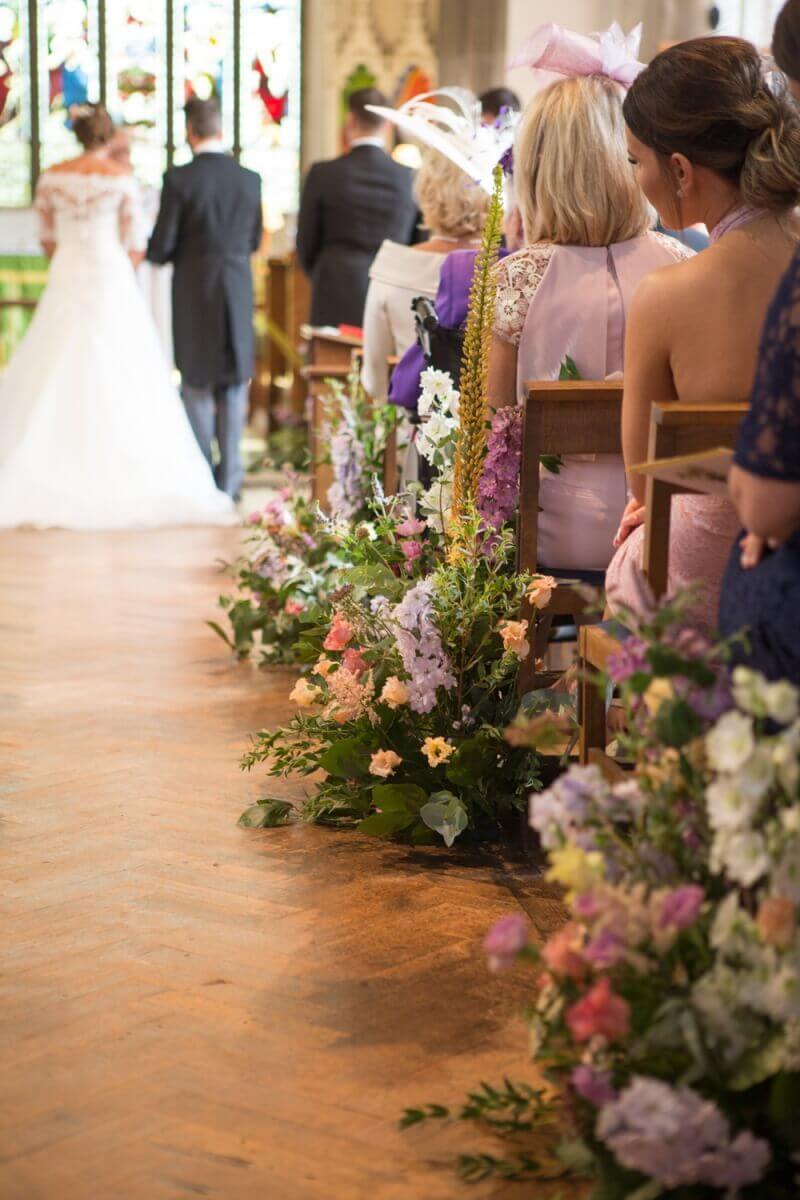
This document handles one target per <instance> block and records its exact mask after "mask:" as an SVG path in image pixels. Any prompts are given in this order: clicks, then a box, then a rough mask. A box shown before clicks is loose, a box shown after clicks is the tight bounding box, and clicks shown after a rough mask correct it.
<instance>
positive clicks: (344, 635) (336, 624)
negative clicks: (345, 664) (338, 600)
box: [322, 612, 353, 650]
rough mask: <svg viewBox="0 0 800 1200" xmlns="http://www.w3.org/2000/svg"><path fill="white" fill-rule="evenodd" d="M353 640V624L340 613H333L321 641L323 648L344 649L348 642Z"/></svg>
mask: <svg viewBox="0 0 800 1200" xmlns="http://www.w3.org/2000/svg"><path fill="white" fill-rule="evenodd" d="M352 640H353V626H352V625H351V624H350V622H349V621H348V620H346V619H345V618H344V617H343V616H342V614H341V613H338V612H337V613H334V614H333V620H332V621H331V627H330V629H329V630H328V636H327V637H326V638H325V641H324V642H323V643H322V645H323V648H324V649H325V650H344V648H345V646H346V645H347V643H348V642H351V641H352Z"/></svg>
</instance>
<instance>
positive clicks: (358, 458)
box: [328, 424, 366, 521]
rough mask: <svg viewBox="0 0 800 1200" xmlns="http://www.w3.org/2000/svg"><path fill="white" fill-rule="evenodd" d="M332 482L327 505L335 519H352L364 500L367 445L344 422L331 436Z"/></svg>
mask: <svg viewBox="0 0 800 1200" xmlns="http://www.w3.org/2000/svg"><path fill="white" fill-rule="evenodd" d="M330 453H331V466H332V468H333V483H332V484H331V486H330V487H329V488H328V504H329V505H330V509H331V513H332V515H333V517H334V518H335V519H338V520H345V521H348V520H350V519H352V518H353V517H354V516H355V515H356V513H357V512H358V510H359V509H360V508H361V506H362V505H363V503H364V468H365V465H366V455H365V453H364V447H363V445H362V444H361V441H360V440H359V439H358V437H357V436H355V435H354V431H353V430H351V429H350V428H349V427H348V426H347V425H346V424H343V425H342V426H341V427H340V428H339V429H338V430H337V431H336V432H335V433H334V434H333V436H332V437H331V443H330Z"/></svg>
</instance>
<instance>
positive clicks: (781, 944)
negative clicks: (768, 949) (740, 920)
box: [756, 896, 797, 950]
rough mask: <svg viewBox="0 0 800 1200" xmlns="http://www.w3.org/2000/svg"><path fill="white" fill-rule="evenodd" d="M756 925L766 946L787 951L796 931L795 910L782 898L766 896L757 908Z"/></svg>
mask: <svg viewBox="0 0 800 1200" xmlns="http://www.w3.org/2000/svg"><path fill="white" fill-rule="evenodd" d="M756 925H757V927H758V932H759V936H760V938H761V940H762V942H764V943H765V944H766V945H767V946H774V947H775V949H776V950H788V949H789V947H790V946H791V945H792V943H793V942H794V935H795V931H796V929H797V910H796V908H795V905H794V904H793V903H792V901H791V900H787V899H786V898H785V897H784V896H767V897H766V898H765V899H764V900H762V901H761V903H760V904H759V906H758V913H757V914H756Z"/></svg>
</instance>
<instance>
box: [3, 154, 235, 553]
mask: <svg viewBox="0 0 800 1200" xmlns="http://www.w3.org/2000/svg"><path fill="white" fill-rule="evenodd" d="M36 205H37V209H38V211H39V216H40V221H41V225H42V240H43V241H52V242H55V244H56V250H55V254H54V256H53V259H52V263H51V266H50V273H49V277H48V282H47V287H46V289H45V292H44V295H43V296H42V298H41V300H40V302H39V304H38V306H37V309H36V312H35V314H34V318H33V321H32V322H31V325H30V327H29V329H28V331H27V333H26V335H25V337H24V339H23V341H22V343H21V344H20V346H19V348H18V349H17V352H16V354H15V355H14V356H13V358H12V360H11V362H10V364H9V366H8V369H7V370H6V372H5V374H4V375H3V376H2V378H0V526H2V527H12V526H20V525H33V526H40V527H43V526H61V527H64V528H69V529H84V530H91V529H96V530H102V529H133V528H138V527H148V526H150V527H152V526H163V525H184V524H212V523H213V524H228V523H232V522H233V521H235V520H236V512H235V509H234V507H233V503H232V501H231V500H230V498H229V497H228V496H226V495H225V494H224V493H223V492H220V491H218V490H217V488H216V486H215V484H214V481H213V478H212V476H211V472H210V471H209V468H208V464H207V463H206V460H205V458H204V457H203V454H202V453H201V451H200V448H199V447H198V445H197V442H196V441H195V438H194V434H193V433H192V430H191V427H190V426H189V422H188V420H187V418H186V414H185V412H184V409H183V404H182V402H181V399H180V396H179V394H178V392H177V390H176V388H175V385H174V383H173V381H172V378H171V375H170V372H169V369H168V367H167V365H166V363H165V360H164V353H163V351H162V349H161V346H160V344H159V340H158V335H157V332H156V329H155V326H154V324H153V321H152V319H151V316H150V314H149V312H148V310H147V306H146V303H145V300H144V299H143V297H142V293H141V291H140V289H139V287H138V285H137V282H136V276H135V273H134V269H133V266H132V265H131V261H130V259H129V257H128V253H127V251H128V249H131V248H140V247H141V245H142V241H143V233H142V229H141V216H140V209H139V201H138V195H137V190H136V185H135V183H134V181H133V180H132V179H131V178H130V177H129V176H120V175H110V174H86V173H77V172H75V173H70V172H69V171H65V170H61V171H59V170H56V171H50V172H47V173H46V174H45V175H43V176H42V179H41V180H40V182H39V187H38V188H37V198H36Z"/></svg>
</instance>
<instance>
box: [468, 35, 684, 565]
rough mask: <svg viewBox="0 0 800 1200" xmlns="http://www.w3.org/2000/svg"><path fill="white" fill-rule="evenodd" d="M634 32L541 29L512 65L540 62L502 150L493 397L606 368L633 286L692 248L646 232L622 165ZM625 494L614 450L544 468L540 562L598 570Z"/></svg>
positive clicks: (619, 356)
mask: <svg viewBox="0 0 800 1200" xmlns="http://www.w3.org/2000/svg"><path fill="white" fill-rule="evenodd" d="M635 41H636V39H635V38H634V42H635ZM634 42H632V41H631V39H626V40H624V41H623V40H622V35H621V32H620V31H619V30H618V29H616V28H612V30H610V31H609V32H608V33H607V34H603V35H601V36H599V37H597V38H589V37H582V36H579V35H577V34H572V33H570V32H568V31H567V30H564V29H562V28H561V27H560V26H555V25H549V26H544V27H542V29H540V30H538V31H537V32H536V33H535V34H534V35H533V38H532V39H531V42H530V43H529V45H528V48H527V49H526V51H524V52H523V55H522V56H521V57H520V59H517V60H516V62H515V65H522V64H523V63H524V64H527V65H529V66H532V67H534V68H535V69H536V70H537V71H541V72H543V73H544V74H545V75H546V77H547V80H548V86H546V87H545V88H544V90H541V91H539V92H538V93H537V94H536V95H535V96H534V98H533V100H532V101H531V103H530V105H529V106H528V108H527V110H526V112H525V113H524V115H523V118H522V121H521V124H520V127H519V129H518V132H517V140H516V145H515V150H514V179H515V184H516V191H517V198H518V202H519V207H520V210H521V213H522V220H523V226H524V230H525V240H526V243H527V245H526V246H525V248H524V249H522V250H519V251H518V252H517V253H516V254H511V255H509V257H508V258H506V259H505V260H504V261H503V262H502V263H500V265H499V266H498V268H497V278H498V292H497V308H496V316H495V334H494V339H493V343H492V351H491V356H490V364H489V372H490V373H489V397H490V400H491V402H492V403H493V404H494V405H495V406H496V407H500V406H503V405H509V404H514V403H517V402H522V401H523V399H524V384H525V382H526V381H527V380H534V379H536V380H548V379H550V380H554V379H558V378H559V375H560V372H561V368H562V366H563V365H564V363H565V362H566V360H567V359H568V358H569V359H571V360H572V362H573V363H574V364H575V366H576V367H577V370H578V372H579V374H580V376H581V378H582V379H597V380H601V379H607V378H608V377H609V376H617V377H618V376H619V374H620V372H621V371H622V367H623V346H624V340H625V326H626V321H627V314H628V311H629V308H630V305H631V302H632V300H633V295H634V293H635V291H636V289H637V287H638V286H639V283H640V282H641V280H642V279H643V278H644V277H645V276H646V275H648V274H649V273H650V272H651V271H653V270H655V269H657V268H658V267H663V266H666V265H667V264H670V263H675V262H677V261H679V260H681V259H684V258H687V257H689V256H690V254H691V251H689V250H687V249H686V248H685V247H684V246H682V245H681V244H680V242H678V241H676V240H675V239H673V238H668V237H666V236H664V235H662V234H658V233H655V232H653V231H652V230H651V226H652V225H653V223H654V214H653V211H652V209H651V208H650V207H649V205H648V204H647V202H646V200H645V198H644V196H643V195H642V194H641V192H640V190H639V189H638V187H637V186H636V182H635V180H634V177H633V172H632V170H631V167H630V164H629V162H628V155H627V148H626V144H625V126H624V121H623V117H622V102H623V99H624V97H625V90H626V88H627V86H629V85H630V83H631V82H632V81H633V79H634V78H635V76H636V75H637V74H638V72H639V71H640V70H642V67H641V64H639V63H637V62H636V61H635V58H633V53H635V49H636V48H638V45H634ZM615 50H616V51H617V52H616V53H614V52H613V51H615ZM559 76H560V78H558V77H559ZM554 78H555V79H556V82H552V81H553V79H554ZM625 501H626V489H625V472H624V469H623V464H622V458H621V457H620V456H618V455H589V456H587V455H581V456H580V457H577V456H573V457H569V458H567V459H566V460H565V463H564V466H563V467H562V468H561V469H560V471H559V473H558V474H557V475H556V474H552V473H549V472H543V475H542V483H541V489H540V504H541V509H542V511H541V513H540V516H539V559H540V562H541V564H542V565H543V566H546V567H547V568H548V569H550V570H555V571H556V572H558V571H559V570H562V571H567V572H570V573H572V574H574V573H575V572H576V571H579V572H594V571H602V570H604V569H605V568H606V566H607V565H608V562H609V559H610V558H611V555H612V553H613V538H614V533H615V531H616V529H617V527H618V525H619V520H620V517H621V515H622V512H623V509H624V507H625Z"/></svg>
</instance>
